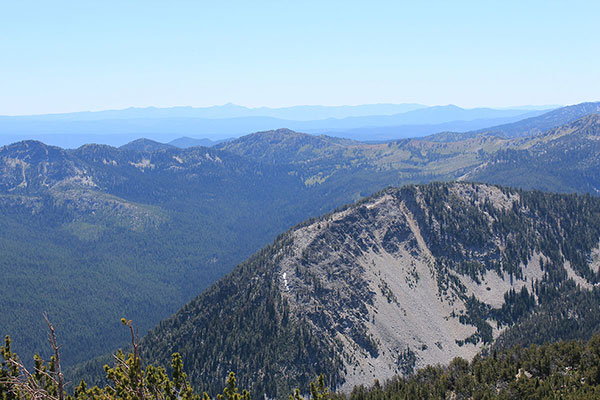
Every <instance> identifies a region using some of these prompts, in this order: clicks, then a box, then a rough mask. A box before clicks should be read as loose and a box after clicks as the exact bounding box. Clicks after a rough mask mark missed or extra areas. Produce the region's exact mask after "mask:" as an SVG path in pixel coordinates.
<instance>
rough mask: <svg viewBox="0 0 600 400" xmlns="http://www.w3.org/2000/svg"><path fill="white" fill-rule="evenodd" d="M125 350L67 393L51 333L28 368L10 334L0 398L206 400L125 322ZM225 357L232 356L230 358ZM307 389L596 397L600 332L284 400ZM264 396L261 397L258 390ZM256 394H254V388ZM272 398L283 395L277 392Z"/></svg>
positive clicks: (232, 385) (233, 393)
mask: <svg viewBox="0 0 600 400" xmlns="http://www.w3.org/2000/svg"><path fill="white" fill-rule="evenodd" d="M122 322H123V324H124V325H126V326H127V327H129V329H130V333H131V339H132V350H133V351H132V353H130V354H128V355H127V356H126V355H125V354H124V353H123V352H122V351H119V352H118V353H117V354H115V356H114V366H113V367H109V366H108V365H106V366H105V367H104V369H105V373H106V377H107V379H108V381H109V384H108V385H106V386H105V387H104V388H100V387H98V386H95V387H93V388H89V387H88V386H87V385H86V384H85V382H83V381H81V382H80V383H79V385H77V386H76V387H75V388H74V389H73V390H71V391H69V390H67V389H66V388H65V381H64V378H63V375H62V372H61V368H60V356H59V346H58V345H57V343H56V338H55V336H54V330H53V328H52V326H51V325H50V324H49V326H50V329H51V334H50V342H51V344H52V347H53V350H54V355H53V356H52V357H51V359H50V361H49V362H47V363H46V362H44V361H43V360H42V359H41V358H40V357H39V356H37V355H36V356H35V359H34V362H35V366H34V368H33V369H32V370H31V371H29V370H27V369H26V368H25V367H24V365H23V364H22V363H21V361H20V360H19V357H18V356H17V355H16V354H15V353H13V352H12V350H11V341H10V338H8V337H7V338H6V340H5V344H4V346H2V347H1V348H0V352H1V355H2V359H3V361H2V363H1V364H0V399H2V400H38V399H39V400H117V399H118V400H201V399H202V400H210V396H209V395H208V394H207V393H202V394H200V393H197V392H196V391H195V390H194V388H192V386H191V385H190V383H189V381H188V379H187V375H186V373H185V372H184V369H183V361H182V358H181V356H180V355H179V354H178V353H175V354H173V356H172V362H171V365H170V371H171V372H170V374H168V373H167V371H166V369H165V368H163V367H157V366H153V365H147V366H144V365H143V363H142V359H141V357H140V349H139V341H138V339H137V337H136V335H135V331H134V329H133V327H132V324H131V321H126V320H124V319H123V320H122ZM232 356H233V355H232ZM302 393H310V398H311V399H314V400H317V399H318V400H326V399H332V400H334V399H335V400H380V399H381V400H383V399H386V400H387V399H411V400H419V399H524V398H526V399H557V398H560V399H597V398H599V396H600V334H597V335H595V336H593V337H592V338H591V339H590V340H589V341H588V342H583V341H570V342H563V341H561V342H558V343H551V344H545V345H541V346H538V345H531V346H529V347H526V348H523V347H520V346H515V347H513V348H511V349H508V350H502V351H497V350H494V351H493V352H491V353H490V354H488V355H485V356H482V355H479V356H476V357H475V358H474V359H473V361H471V362H468V361H465V360H463V359H461V358H456V359H454V360H453V361H452V362H451V363H450V364H449V365H447V366H439V365H438V366H429V367H426V368H423V369H420V370H418V371H417V372H416V373H415V374H413V375H411V376H410V377H400V376H398V377H395V378H393V379H391V380H389V381H387V382H385V383H384V384H380V383H379V381H377V380H375V383H374V384H373V385H372V386H370V387H366V386H363V385H361V386H357V387H355V388H354V389H353V390H352V392H351V393H350V394H344V393H336V392H330V391H329V390H328V389H327V387H326V384H325V378H324V377H323V375H321V376H320V377H319V378H318V379H317V380H316V382H311V383H310V385H309V386H308V387H304V388H302V390H301V389H296V390H295V391H294V392H293V393H292V394H290V395H289V398H290V400H302V399H303V397H302ZM263 395H264V394H263ZM256 397H262V395H261V394H260V393H258V394H257V396H256ZM216 398H217V399H219V400H250V398H251V395H250V392H248V391H247V390H240V389H239V388H238V387H237V381H236V376H235V374H234V373H233V372H230V373H229V376H228V378H227V380H226V385H225V388H224V389H223V392H222V394H218V395H217V396H216ZM279 398H283V397H282V396H280V397H279Z"/></svg>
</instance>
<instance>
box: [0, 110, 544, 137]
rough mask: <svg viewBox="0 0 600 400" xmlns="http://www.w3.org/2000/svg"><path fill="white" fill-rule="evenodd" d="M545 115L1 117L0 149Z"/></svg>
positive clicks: (396, 130)
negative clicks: (29, 142) (17, 144)
mask: <svg viewBox="0 0 600 400" xmlns="http://www.w3.org/2000/svg"><path fill="white" fill-rule="evenodd" d="M544 111H547V110H540V109H534V110H527V109H522V108H518V109H490V108H474V109H463V108H460V107H456V106H453V105H448V106H434V107H425V106H421V105H418V104H400V105H393V104H375V105H363V106H342V107H324V106H298V107H289V108H281V109H269V108H253V109H250V108H245V107H240V106H235V105H231V104H229V105H225V106H219V107H208V108H192V107H175V108H165V109H162V108H139V109H138V108H132V109H125V110H111V111H99V112H81V113H69V114H51V115H32V116H0V144H2V143H3V144H8V143H11V142H14V141H18V140H23V139H35V140H40V141H43V142H46V143H49V144H53V145H59V146H61V147H65V148H75V147H79V146H81V145H83V144H85V143H99V144H109V145H113V146H120V145H123V144H125V143H127V142H130V141H132V140H135V139H137V138H139V137H146V138H148V139H152V140H155V141H159V142H170V141H172V140H175V139H178V138H180V137H182V136H183V137H191V138H206V139H210V140H223V139H226V138H231V137H239V136H242V135H245V134H249V133H252V132H256V131H264V130H271V129H278V128H288V129H293V130H297V131H303V132H307V133H319V134H322V133H327V134H329V135H333V136H341V137H349V138H352V139H355V140H367V141H369V140H371V141H373V140H378V141H381V140H390V139H399V138H404V137H416V136H423V135H427V134H432V133H436V132H439V131H441V130H447V131H460V132H462V131H465V130H474V129H481V128H487V127H491V126H494V125H499V124H503V123H509V122H515V121H518V120H521V119H524V118H528V117H532V116H537V115H540V114H542V113H544Z"/></svg>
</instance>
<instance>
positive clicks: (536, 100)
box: [0, 0, 600, 115]
mask: <svg viewBox="0 0 600 400" xmlns="http://www.w3.org/2000/svg"><path fill="white" fill-rule="evenodd" d="M598 15H600V2H598V1H596V0H594V1H573V0H571V1H554V0H545V1H533V0H527V1H523V0H521V1H508V0H505V1H490V0H487V1H486V0H483V1H481V0H480V1H472V2H471V1H375V0H372V1H351V0H345V1H326V0H320V1H308V0H305V1H286V0H277V1H259V0H254V1H226V0H223V1H210V2H209V1H176V0H172V1H167V0H164V1H152V0H140V1H138V0H118V1H111V0H102V1H100V0H85V1H84V0H77V1H60V0H53V1H45V0H44V1H28V0H19V1H13V0H0V115H21V114H41V113H57V112H72V111H85V110H92V111H94V110H103V109H119V108H127V107H132V106H136V107H146V106H157V107H170V106H198V107H203V106H210V105H217V104H225V103H229V102H231V103H235V104H240V105H244V106H249V107H259V106H268V107H282V106H292V105H302V104H322V105H343V104H348V105H354V104H370V103H421V104H426V105H438V104H439V105H443V104H456V105H459V106H462V107H477V106H489V107H506V106H515V105H530V104H575V103H580V102H583V101H598V100H600V67H599V66H600V51H599V44H598V39H599V38H600V28H599V26H598V19H597V18H598Z"/></svg>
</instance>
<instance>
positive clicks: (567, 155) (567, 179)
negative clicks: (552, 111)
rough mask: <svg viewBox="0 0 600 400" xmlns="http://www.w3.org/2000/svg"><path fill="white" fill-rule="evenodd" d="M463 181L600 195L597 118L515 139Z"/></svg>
mask: <svg viewBox="0 0 600 400" xmlns="http://www.w3.org/2000/svg"><path fill="white" fill-rule="evenodd" d="M511 144H512V146H511V147H509V148H507V149H506V150H501V151H498V152H495V153H491V154H489V155H488V156H487V157H486V158H485V159H484V163H483V164H482V165H481V166H480V167H478V168H475V169H474V170H473V171H471V172H469V173H467V174H466V175H465V176H464V177H463V178H462V179H465V180H474V181H481V182H493V183H498V184H502V185H510V186H515V187H534V188H536V189H542V190H550V191H560V192H579V193H586V192H587V193H593V194H598V193H600V163H599V160H600V115H599V114H591V115H588V116H586V117H583V118H580V119H578V120H576V121H574V122H571V123H569V124H567V125H564V126H561V127H559V128H556V129H552V130H549V131H547V132H545V133H544V134H541V135H538V136H535V137H532V138H525V139H521V140H515V141H513V142H512V143H511Z"/></svg>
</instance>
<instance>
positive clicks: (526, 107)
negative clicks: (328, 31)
mask: <svg viewBox="0 0 600 400" xmlns="http://www.w3.org/2000/svg"><path fill="white" fill-rule="evenodd" d="M587 102H595V100H593V99H590V100H586V101H581V102H577V103H572V104H516V105H507V106H498V107H493V106H488V105H478V106H473V107H465V106H462V105H459V104H453V103H448V104H421V103H414V102H406V103H384V102H380V103H357V104H293V105H282V106H264V105H258V106H248V105H244V104H237V103H233V102H227V103H220V104H211V105H205V106H196V105H172V106H155V105H148V106H137V105H132V106H127V107H122V108H99V109H89V110H87V109H80V110H73V111H64V112H62V111H61V112H48V113H44V112H42V113H34V114H2V113H0V116H1V117H34V116H46V115H61V114H78V113H101V112H105V111H127V110H146V109H156V110H168V109H183V108H188V109H208V108H221V107H223V108H224V107H228V106H232V107H242V108H245V109H248V110H253V111H257V110H261V109H264V110H283V109H290V108H302V107H323V108H346V107H347V108H352V107H364V106H403V105H418V106H420V107H419V108H430V107H448V106H455V107H459V108H462V109H465V110H474V109H491V110H549V109H552V108H559V107H565V106H570V105H575V104H580V103H587ZM415 109H416V108H415ZM410 111H413V110H410ZM381 115H384V114H381Z"/></svg>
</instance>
